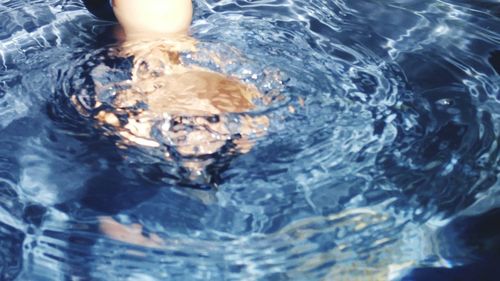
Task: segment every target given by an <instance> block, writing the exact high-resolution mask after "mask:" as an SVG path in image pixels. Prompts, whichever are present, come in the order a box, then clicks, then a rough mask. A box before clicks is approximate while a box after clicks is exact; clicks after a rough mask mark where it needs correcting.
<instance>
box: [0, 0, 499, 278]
mask: <svg viewBox="0 0 500 281" xmlns="http://www.w3.org/2000/svg"><path fill="white" fill-rule="evenodd" d="M499 7H500V6H499V5H498V2H497V1H495V0H480V1H479V0H474V1H472V0H460V1H448V0H418V1H417V0H405V1H403V0H390V1H376V0H356V1H354V0H328V1H327V0H295V1H293V0H265V1H264V0H254V1H250V0H238V1H229V0H220V1H215V0H199V1H195V20H194V23H193V26H192V29H191V34H192V36H193V37H194V38H196V40H197V41H198V42H199V50H200V51H199V53H198V54H197V55H193V54H189V53H184V54H183V56H184V59H185V60H186V61H188V62H189V63H190V64H193V65H198V66H202V67H205V68H208V69H212V70H214V71H217V72H221V73H223V74H226V75H229V76H234V77H237V78H238V79H240V80H241V81H245V82H246V83H249V84H253V85H255V86H256V87H257V88H258V89H259V91H260V92H262V93H263V95H264V97H265V100H266V102H261V103H258V106H257V107H256V108H255V109H254V110H252V112H250V113H249V114H250V115H252V116H267V117H268V118H269V120H270V124H269V126H268V128H267V132H266V134H265V135H264V136H255V138H254V140H255V142H256V144H255V146H254V147H253V148H252V149H251V151H250V152H248V153H245V154H235V153H226V152H220V153H216V154H214V155H211V156H210V157H209V159H208V160H207V161H210V163H211V165H210V167H208V168H207V169H206V170H205V171H204V173H206V175H207V177H209V178H210V181H201V182H198V181H195V182H190V181H189V180H186V176H185V171H184V170H183V168H182V166H181V165H179V163H178V161H177V160H179V159H177V160H176V159H173V160H172V159H170V160H168V159H165V157H162V155H161V152H160V150H158V149H154V148H147V147H142V146H138V145H133V144H130V143H123V141H122V139H120V136H119V135H118V134H117V133H116V131H113V130H112V129H110V128H106V127H103V126H101V125H99V124H98V123H97V122H96V121H95V119H94V118H93V117H92V116H91V114H90V113H89V114H87V113H88V111H85V110H81V106H82V105H85V104H87V103H88V102H89V101H92V99H94V98H95V95H96V91H95V87H94V85H95V84H96V83H97V82H99V83H102V82H106V83H108V84H107V85H109V86H110V91H115V90H116V89H117V87H119V85H118V84H119V82H120V81H124V80H126V79H128V78H127V77H128V76H127V75H128V74H127V73H128V71H129V68H128V67H127V63H128V61H127V59H123V58H120V57H118V56H116V55H114V52H113V50H115V49H116V48H117V43H116V41H115V40H114V39H113V37H112V35H111V32H112V31H111V29H112V27H111V24H110V23H106V22H102V21H98V20H97V19H95V18H93V17H92V16H91V15H90V14H88V12H86V11H85V10H84V8H83V5H82V4H81V3H80V2H79V1H76V0H68V1H62V0H46V1H40V0H31V1H25V0H0V131H1V133H0V280H401V279H403V278H405V276H407V275H408V274H409V272H411V271H412V270H413V269H416V268H431V267H443V268H459V267H462V266H467V265H469V264H473V263H476V262H477V261H478V260H482V259H484V258H485V257H486V258H487V259H489V260H492V259H494V258H498V257H499V256H498V254H496V253H495V249H498V245H499V243H498V241H497V240H494V239H493V238H491V241H492V242H491V243H490V242H484V243H486V246H484V245H483V246H477V245H476V244H477V243H479V242H478V241H475V240H474V239H472V242H470V241H469V242H470V243H469V242H467V241H468V240H467V241H466V240H461V238H462V236H463V235H462V236H461V233H463V231H462V232H461V230H463V229H469V228H467V226H468V225H470V226H472V227H473V226H474V225H475V224H474V223H470V222H469V218H474V217H477V216H478V215H481V214H490V215H491V214H493V215H494V214H495V213H494V212H495V210H497V209H498V208H499V207H500V194H499V192H500V183H499V182H498V180H497V176H498V175H499V173H500V169H499V155H500V153H499V149H500V147H499V138H500V122H499V120H500V119H499V118H500V106H499V105H500V87H499V85H500V83H499V82H500V76H499V75H500V61H499V60H500V50H499V46H500V30H499V29H500V8H499ZM209 54H216V55H217V56H218V57H220V58H221V60H222V61H224V62H227V63H225V64H224V65H222V66H218V65H217V63H216V62H215V61H214V60H213V59H212V57H211V56H210V55H209ZM103 66H105V67H107V68H106V69H108V71H107V72H105V73H104V74H103V75H101V76H98V77H96V76H93V75H92V73H93V71H94V72H95V70H96V69H98V68H102V67H103ZM117 83H118V84H117ZM101 94H102V93H101ZM104 95H105V93H104ZM75 99H76V100H78V102H74V100H75ZM237 115H238V114H235V116H233V117H235V118H237V117H238V116H237ZM491 210H493V211H492V212H493V213H491V212H489V213H488V211H491ZM496 218H498V215H496ZM472 220H473V219H472ZM115 221H116V223H118V222H119V223H120V224H121V225H122V226H125V229H126V230H127V231H129V232H130V228H132V227H133V226H136V227H137V226H139V225H140V228H139V230H138V231H135V232H133V231H132V232H133V233H134V234H133V235H132V234H130V233H129V234H130V235H132V236H134V237H142V238H143V240H141V241H142V242H137V239H136V240H134V241H135V242H134V241H129V240H127V239H126V238H123V237H121V238H120V237H112V236H110V235H105V234H104V231H103V226H102V224H103V222H104V223H106V222H108V223H109V224H110V225H112V224H113V223H112V222H115ZM493 221H494V220H493ZM472 227H471V228H470V229H473V228H472ZM136 230H137V228H136ZM470 231H473V230H468V232H470ZM125 232H126V231H125ZM484 233H486V234H484V235H486V236H477V237H482V238H480V239H481V241H490V240H488V239H490V237H498V235H499V232H494V231H493V232H491V233H489V232H484ZM488 233H489V234H488ZM125 236H126V235H125ZM477 239H479V238H477ZM153 240H154V241H156V242H154V243H153V242H152V241H153ZM144 241H147V242H144ZM495 241H496V242H495ZM476 242H477V243H476ZM475 243H476V244H475ZM488 243H489V244H488ZM495 243H496V244H495ZM495 245H496V246H495ZM495 247H497V248H495ZM71 278H73V279H71ZM492 278H493V279H491V280H495V279H494V277H492ZM405 280H412V279H405Z"/></svg>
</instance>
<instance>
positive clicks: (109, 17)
mask: <svg viewBox="0 0 500 281" xmlns="http://www.w3.org/2000/svg"><path fill="white" fill-rule="evenodd" d="M111 2H112V0H83V4H84V5H85V7H86V8H87V10H88V11H89V12H90V13H92V14H93V15H94V16H96V17H97V18H99V19H102V20H106V21H117V19H116V16H115V13H114V12H113V5H112V3H111Z"/></svg>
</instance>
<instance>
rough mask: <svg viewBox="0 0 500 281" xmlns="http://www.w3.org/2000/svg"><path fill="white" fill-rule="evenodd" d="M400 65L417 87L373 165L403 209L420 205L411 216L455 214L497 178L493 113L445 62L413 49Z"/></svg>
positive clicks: (397, 112) (409, 96)
mask: <svg viewBox="0 0 500 281" xmlns="http://www.w3.org/2000/svg"><path fill="white" fill-rule="evenodd" d="M402 66H403V67H404V68H405V73H407V75H408V76H409V81H413V82H415V83H416V84H415V85H418V88H417V91H418V92H417V93H415V94H411V95H408V96H406V97H404V98H403V103H402V105H401V106H400V107H399V108H397V109H395V112H396V114H397V116H398V117H397V119H396V126H397V129H398V134H397V137H396V139H395V141H394V143H392V144H390V145H388V146H387V147H385V148H384V150H383V151H382V152H381V153H380V154H379V155H378V158H377V165H378V166H379V167H380V168H381V169H382V170H383V171H384V175H385V177H386V178H387V179H389V181H391V182H392V183H393V184H394V185H395V188H396V189H397V192H400V193H401V194H402V195H403V196H402V200H401V201H400V202H399V203H400V204H401V208H402V209H407V208H408V206H412V207H413V208H412V209H414V210H415V209H420V210H423V212H419V214H415V218H419V216H423V217H422V218H423V219H425V218H427V217H430V216H432V215H434V214H435V212H436V211H437V212H440V213H442V214H444V215H445V216H447V215H451V214H454V213H456V212H457V211H458V210H462V209H464V208H465V207H467V206H469V205H470V204H472V203H473V202H474V201H475V195H476V194H477V193H479V192H481V191H484V190H486V189H487V188H489V187H491V186H492V185H493V184H494V183H495V182H496V173H495V163H496V160H497V157H498V148H497V149H492V148H494V145H495V142H496V141H497V137H496V136H495V132H494V127H493V120H492V116H491V114H490V113H489V112H486V111H479V110H478V109H477V108H476V106H475V105H474V103H473V102H472V98H471V96H470V94H469V93H468V92H467V91H466V90H465V89H464V88H463V87H462V86H459V85H458V84H456V83H455V82H457V80H458V78H457V77H458V74H457V73H456V72H454V69H453V68H452V67H451V66H450V65H447V64H446V63H445V62H440V61H439V60H438V59H436V60H435V61H433V62H429V61H422V60H420V58H419V57H418V56H416V55H415V56H413V55H412V56H408V57H407V58H406V60H405V61H404V62H403V63H402ZM453 85H457V86H453ZM415 88H416V87H415ZM409 124H411V125H409Z"/></svg>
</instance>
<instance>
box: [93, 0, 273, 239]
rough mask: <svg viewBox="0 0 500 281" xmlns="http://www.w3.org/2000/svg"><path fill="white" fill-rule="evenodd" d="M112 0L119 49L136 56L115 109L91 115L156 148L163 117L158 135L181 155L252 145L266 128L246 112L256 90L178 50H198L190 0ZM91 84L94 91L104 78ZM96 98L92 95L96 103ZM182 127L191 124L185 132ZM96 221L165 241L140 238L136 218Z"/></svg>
mask: <svg viewBox="0 0 500 281" xmlns="http://www.w3.org/2000/svg"><path fill="white" fill-rule="evenodd" d="M112 3H113V10H114V12H115V15H116V17H117V19H118V21H119V23H120V25H121V27H122V29H123V33H122V37H123V38H122V39H123V42H122V44H121V50H120V54H121V55H122V56H124V57H134V63H133V69H132V78H131V81H129V83H130V85H131V87H130V88H129V89H127V90H124V91H121V92H117V93H116V94H115V95H116V96H115V97H114V101H113V103H114V104H113V107H114V108H115V109H116V110H113V111H101V112H99V114H97V116H96V118H97V119H98V120H99V122H100V123H102V124H106V125H108V126H112V127H114V128H115V129H116V131H117V132H118V133H119V134H120V135H121V136H122V138H123V139H124V140H125V141H126V142H129V143H132V144H135V145H139V146H144V147H150V148H157V147H160V146H161V145H162V143H160V142H159V141H158V139H155V138H153V137H152V129H153V126H154V124H155V123H154V122H155V121H157V120H169V122H165V124H164V125H163V126H162V127H161V128H162V129H161V132H162V135H163V136H164V137H165V138H166V139H168V141H169V143H170V145H173V146H175V148H176V151H177V152H178V153H179V154H180V155H182V156H190V157H191V158H190V159H193V158H192V157H193V156H194V157H195V158H196V156H198V155H207V154H212V153H215V152H217V151H218V150H219V149H221V147H223V146H224V145H225V144H226V143H227V142H228V141H232V142H233V143H234V144H235V146H236V151H237V152H239V153H246V152H248V151H250V149H251V148H252V146H253V141H252V140H251V137H250V136H251V135H252V136H262V135H264V134H265V131H266V130H267V127H268V125H269V120H268V119H267V117H265V116H261V117H250V115H248V114H245V113H246V112H249V111H251V110H253V109H254V108H255V105H254V103H253V101H254V100H256V99H259V98H260V97H261V94H260V93H259V91H258V90H257V88H256V87H255V86H253V85H248V84H245V83H243V82H241V81H239V80H238V79H237V78H234V77H228V76H225V75H223V74H220V73H216V72H213V71H210V70H208V69H203V68H200V67H194V66H189V65H185V64H183V62H182V59H181V58H180V55H179V53H180V52H183V51H189V52H196V42H195V40H194V39H192V38H190V37H189V36H188V30H189V27H190V24H191V20H192V13H193V7H192V2H191V0H114V1H112ZM96 87H97V89H96V90H97V91H99V90H100V89H99V87H105V85H96ZM138 102H140V103H142V104H145V105H146V108H145V109H142V110H140V111H135V112H127V108H130V107H132V106H133V105H134V104H137V103H138ZM100 103H101V101H99V100H97V106H98V105H100ZM116 112H120V113H122V114H123V113H125V114H128V120H127V123H126V124H123V123H121V122H120V120H119V119H118V117H117V116H116ZM229 113H238V114H239V116H240V118H239V121H238V124H239V128H238V134H239V135H240V137H238V138H233V136H232V134H231V132H230V130H229V128H228V127H227V125H226V123H227V122H226V121H227V120H226V114H229ZM214 116H216V118H215V120H214ZM176 126H177V127H178V128H177V129H176ZM183 126H188V127H190V128H191V129H190V130H189V131H187V130H186V129H183ZM192 128H195V129H192ZM165 157H166V158H169V157H170V156H169V155H168V154H166V155H165ZM182 165H183V166H184V167H186V168H188V169H189V170H191V171H192V173H193V175H196V173H199V172H200V171H201V170H203V169H204V168H205V167H204V165H206V164H204V162H200V161H196V160H183V163H182ZM100 223H101V231H102V232H104V233H105V234H107V235H108V236H109V237H111V238H113V239H116V240H120V241H124V242H128V243H132V244H139V245H143V246H148V247H160V246H161V245H162V244H163V243H164V242H163V241H162V240H161V239H160V238H159V237H157V236H154V235H153V236H151V237H144V236H143V235H142V234H141V231H140V226H137V225H132V226H124V225H120V224H118V223H117V222H115V221H114V220H112V219H110V218H101V219H100Z"/></svg>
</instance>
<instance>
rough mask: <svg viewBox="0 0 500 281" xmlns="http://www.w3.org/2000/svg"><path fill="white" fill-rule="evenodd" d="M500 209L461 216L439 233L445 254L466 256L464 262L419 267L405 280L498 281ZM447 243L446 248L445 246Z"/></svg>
mask: <svg viewBox="0 0 500 281" xmlns="http://www.w3.org/2000/svg"><path fill="white" fill-rule="evenodd" d="M499 221H500V209H494V210H491V211H489V212H486V213H484V214H481V215H477V216H471V217H460V218H457V219H455V220H454V221H452V222H451V223H450V224H449V225H447V226H446V227H445V228H444V229H443V230H442V231H440V233H439V236H438V241H439V243H438V244H439V245H440V247H442V248H443V249H442V251H443V252H444V255H446V256H450V258H451V259H453V258H454V257H460V256H461V257H463V258H462V259H463V260H461V261H459V262H462V263H464V264H465V265H464V266H457V267H454V268H418V269H415V270H413V271H412V272H411V273H410V274H409V275H408V276H407V277H405V278H403V279H402V280H403V281H420V280H422V281H424V280H425V281H427V280H439V281H472V280H481V281H496V280H498V279H499V276H500V266H499V265H500V224H499V223H498V222H499ZM445 247H446V249H445Z"/></svg>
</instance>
